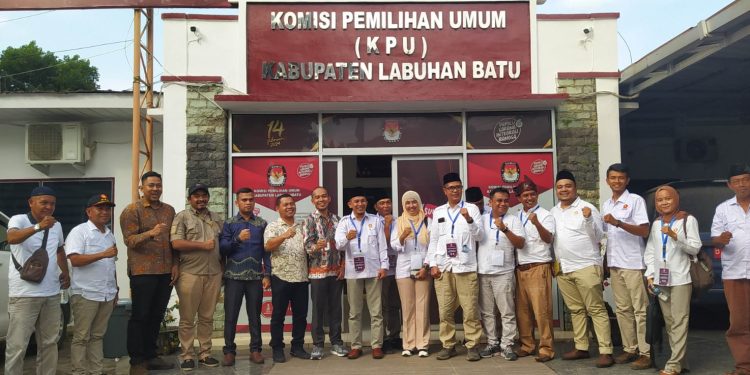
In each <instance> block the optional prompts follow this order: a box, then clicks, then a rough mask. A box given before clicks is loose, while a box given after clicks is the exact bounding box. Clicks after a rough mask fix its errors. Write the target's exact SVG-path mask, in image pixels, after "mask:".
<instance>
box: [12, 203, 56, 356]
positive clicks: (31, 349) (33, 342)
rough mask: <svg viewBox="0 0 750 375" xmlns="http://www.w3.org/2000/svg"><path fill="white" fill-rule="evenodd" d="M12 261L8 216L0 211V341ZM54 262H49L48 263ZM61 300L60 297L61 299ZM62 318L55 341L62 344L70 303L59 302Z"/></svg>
mask: <svg viewBox="0 0 750 375" xmlns="http://www.w3.org/2000/svg"><path fill="white" fill-rule="evenodd" d="M12 263H13V261H12V260H11V258H10V245H9V244H8V216H6V215H5V214H4V213H2V212H0V342H3V343H4V342H5V337H6V336H7V335H8V322H9V319H10V318H9V317H8V267H10V265H11V264H12ZM54 264H56V263H54V262H52V261H51V262H50V265H54ZM61 302H62V299H61ZM60 307H61V308H62V313H61V314H62V317H61V318H62V320H61V324H60V330H59V332H58V338H57V343H58V345H62V343H63V341H64V338H65V334H66V333H67V328H68V323H69V322H70V305H69V304H68V303H64V304H63V303H61V304H60ZM29 345H30V351H34V350H35V349H36V339H35V338H34V336H33V335H32V337H31V340H30V341H29Z"/></svg>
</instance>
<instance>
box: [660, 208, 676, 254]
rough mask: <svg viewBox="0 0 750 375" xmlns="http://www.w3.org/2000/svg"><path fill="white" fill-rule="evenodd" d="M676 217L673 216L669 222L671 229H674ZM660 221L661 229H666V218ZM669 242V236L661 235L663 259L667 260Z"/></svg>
mask: <svg viewBox="0 0 750 375" xmlns="http://www.w3.org/2000/svg"><path fill="white" fill-rule="evenodd" d="M675 219H676V217H675V216H672V220H670V222H669V228H670V229H671V228H672V224H674V221H675ZM659 221H660V224H661V225H660V228H664V218H663V217H662V218H661V219H659ZM668 240H669V235H668V234H666V233H663V232H662V234H661V259H663V260H665V261H666V260H667V241H668Z"/></svg>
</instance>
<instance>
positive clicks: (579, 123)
mask: <svg viewBox="0 0 750 375" xmlns="http://www.w3.org/2000/svg"><path fill="white" fill-rule="evenodd" d="M557 88H558V92H561V93H567V94H569V95H570V96H571V98H570V99H568V100H567V101H565V102H564V103H563V104H561V105H559V106H558V107H557V112H556V119H555V135H556V144H557V170H558V171H559V170H563V169H567V170H569V171H571V172H573V175H574V176H575V178H576V187H577V188H578V195H579V196H580V197H581V199H583V200H585V201H587V202H589V203H591V204H593V205H594V206H597V207H599V181H598V180H599V139H598V130H597V128H598V124H597V118H598V117H597V113H596V95H595V94H594V92H596V81H595V80H594V79H592V78H586V79H558V80H557ZM561 297H562V296H561ZM563 306H564V307H563V318H562V319H563V322H564V324H565V327H566V328H569V327H573V324H572V322H571V319H570V311H569V310H568V307H567V306H566V305H563Z"/></svg>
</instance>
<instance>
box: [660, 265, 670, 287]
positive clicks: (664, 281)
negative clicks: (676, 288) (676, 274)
mask: <svg viewBox="0 0 750 375" xmlns="http://www.w3.org/2000/svg"><path fill="white" fill-rule="evenodd" d="M659 285H669V268H659Z"/></svg>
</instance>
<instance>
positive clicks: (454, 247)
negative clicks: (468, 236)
mask: <svg viewBox="0 0 750 375" xmlns="http://www.w3.org/2000/svg"><path fill="white" fill-rule="evenodd" d="M445 253H446V254H447V255H448V257H450V258H455V257H456V256H458V244H457V243H455V242H453V241H449V242H446V243H445Z"/></svg>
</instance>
